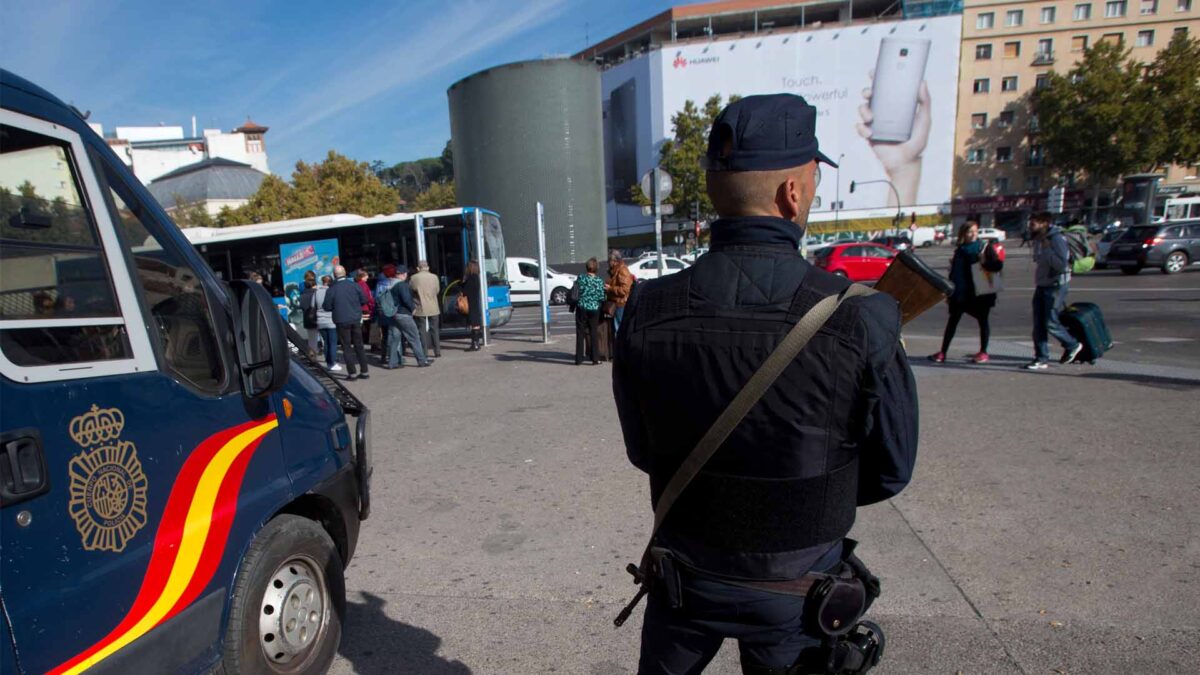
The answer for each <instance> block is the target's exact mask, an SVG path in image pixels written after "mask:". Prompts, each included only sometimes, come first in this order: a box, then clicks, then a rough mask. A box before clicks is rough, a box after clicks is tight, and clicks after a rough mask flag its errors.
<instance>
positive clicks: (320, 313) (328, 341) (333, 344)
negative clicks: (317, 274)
mask: <svg viewBox="0 0 1200 675" xmlns="http://www.w3.org/2000/svg"><path fill="white" fill-rule="evenodd" d="M331 285H333V277H331V276H329V275H328V274H326V275H324V276H322V277H321V285H320V286H318V287H317V290H316V293H315V295H314V297H313V301H314V302H315V303H316V304H317V332H319V333H320V334H321V342H322V343H324V345H325V367H326V368H328V369H329V370H330V371H332V372H335V373H336V372H339V371H341V370H342V367H341V366H340V365H338V362H337V343H338V335H337V324H335V323H333V312H331V311H329V310H327V309H325V296H326V295H328V293H329V287H330V286H331Z"/></svg>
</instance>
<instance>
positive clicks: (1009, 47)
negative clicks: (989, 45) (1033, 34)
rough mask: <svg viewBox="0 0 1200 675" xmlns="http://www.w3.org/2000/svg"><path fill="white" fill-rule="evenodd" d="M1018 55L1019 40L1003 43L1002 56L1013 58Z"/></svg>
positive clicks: (1019, 49)
mask: <svg viewBox="0 0 1200 675" xmlns="http://www.w3.org/2000/svg"><path fill="white" fill-rule="evenodd" d="M1020 55H1021V43H1020V42H1019V41H1018V42H1005V43H1004V58H1006V59H1015V58H1017V57H1018V56H1020Z"/></svg>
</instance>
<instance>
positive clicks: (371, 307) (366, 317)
mask: <svg viewBox="0 0 1200 675" xmlns="http://www.w3.org/2000/svg"><path fill="white" fill-rule="evenodd" d="M354 283H356V284H358V287H359V288H361V289H362V292H363V295H365V296H367V304H365V305H363V306H362V340H363V348H364V349H369V348H370V347H371V323H372V320H373V319H374V318H375V296H374V295H373V294H372V293H371V286H370V285H369V284H368V283H367V271H366V270H363V269H360V270H358V271H357V272H355V273H354Z"/></svg>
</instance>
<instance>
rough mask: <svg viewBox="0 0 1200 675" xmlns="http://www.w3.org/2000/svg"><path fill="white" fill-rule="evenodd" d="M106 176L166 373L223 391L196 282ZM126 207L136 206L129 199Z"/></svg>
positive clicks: (206, 309) (205, 307)
mask: <svg viewBox="0 0 1200 675" xmlns="http://www.w3.org/2000/svg"><path fill="white" fill-rule="evenodd" d="M106 175H107V177H108V182H109V186H110V190H111V194H112V200H113V204H114V205H115V206H116V208H117V212H116V214H115V216H116V217H115V218H113V223H114V224H115V225H116V227H117V230H118V231H119V232H120V233H121V243H122V245H123V246H125V247H126V248H127V249H128V250H129V253H130V255H131V257H132V258H133V261H134V267H135V271H136V275H134V277H133V279H134V285H135V286H137V287H138V288H139V289H140V290H141V292H142V295H143V296H144V297H145V300H146V306H147V307H148V308H149V310H150V314H151V316H153V317H154V321H155V323H157V325H158V337H157V340H158V343H159V348H160V350H161V352H162V355H163V360H164V361H165V362H166V363H165V365H166V367H167V369H168V370H170V371H172V372H174V373H175V374H177V375H179V376H180V377H182V378H183V379H185V380H187V381H188V382H190V383H192V384H193V385H195V386H197V387H199V388H200V389H203V390H206V391H212V392H219V391H221V390H222V389H223V387H224V385H225V364H224V362H223V361H222V359H221V349H220V346H219V343H218V342H217V335H216V331H215V330H214V328H213V321H212V315H211V313H210V310H209V306H208V299H207V298H206V297H205V295H204V287H203V285H202V284H201V281H200V279H198V278H197V277H196V272H195V270H193V269H192V268H191V267H190V266H189V265H188V264H187V263H186V262H184V261H183V260H181V259H180V257H179V256H178V255H177V254H176V253H174V252H173V251H171V250H170V249H168V248H164V247H163V246H162V244H161V243H160V242H159V240H158V238H157V237H155V236H154V234H152V233H151V231H150V230H149V229H147V228H146V226H145V224H144V223H143V220H142V215H141V214H140V213H139V212H137V211H135V210H134V209H132V208H130V206H129V203H127V202H126V201H125V200H124V199H123V198H122V197H121V191H123V189H124V188H123V186H122V185H121V183H120V178H118V177H116V176H114V175H113V174H112V173H111V172H107V170H106ZM130 202H132V203H136V202H135V201H134V200H133V199H132V198H131V199H130Z"/></svg>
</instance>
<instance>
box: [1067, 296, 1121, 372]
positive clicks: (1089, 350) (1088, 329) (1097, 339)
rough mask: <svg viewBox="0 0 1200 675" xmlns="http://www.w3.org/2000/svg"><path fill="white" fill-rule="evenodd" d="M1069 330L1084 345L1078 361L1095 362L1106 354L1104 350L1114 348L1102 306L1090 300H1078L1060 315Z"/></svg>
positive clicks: (1076, 359)
mask: <svg viewBox="0 0 1200 675" xmlns="http://www.w3.org/2000/svg"><path fill="white" fill-rule="evenodd" d="M1058 319H1059V321H1061V322H1062V325H1063V327H1064V328H1066V329H1067V332H1069V333H1070V334H1071V336H1072V337H1074V338H1075V339H1076V340H1079V342H1080V344H1082V345H1083V349H1082V350H1080V352H1079V355H1078V356H1076V357H1075V362H1076V363H1081V362H1087V363H1095V362H1096V359H1098V358H1100V357H1101V356H1104V352H1106V351H1108V350H1110V349H1112V346H1113V342H1112V334H1110V333H1109V332H1108V326H1106V325H1105V324H1104V314H1103V313H1102V312H1101V311H1100V308H1099V307H1097V306H1096V305H1095V304H1093V303H1090V302H1076V303H1072V304H1071V305H1069V306H1068V307H1067V308H1066V309H1065V310H1063V311H1062V313H1061V314H1059V315H1058Z"/></svg>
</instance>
